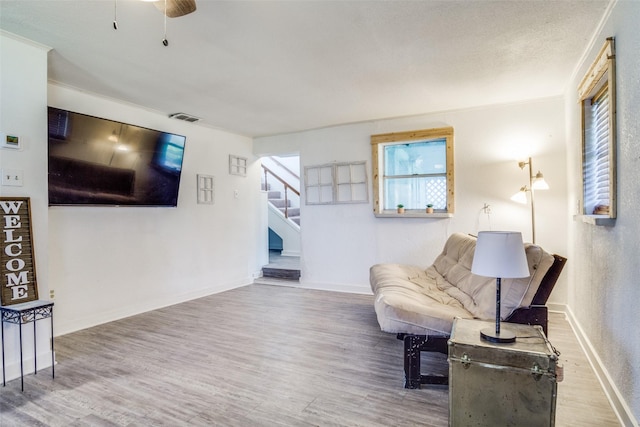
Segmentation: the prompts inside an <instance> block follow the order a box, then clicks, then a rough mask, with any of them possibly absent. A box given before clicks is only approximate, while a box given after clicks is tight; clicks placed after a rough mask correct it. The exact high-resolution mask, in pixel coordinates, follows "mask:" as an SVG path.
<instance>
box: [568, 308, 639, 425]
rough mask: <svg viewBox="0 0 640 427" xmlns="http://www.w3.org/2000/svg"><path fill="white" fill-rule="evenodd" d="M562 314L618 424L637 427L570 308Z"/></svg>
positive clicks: (629, 410) (636, 422)
mask: <svg viewBox="0 0 640 427" xmlns="http://www.w3.org/2000/svg"><path fill="white" fill-rule="evenodd" d="M564 313H565V315H566V317H567V320H568V322H569V325H571V329H573V333H574V334H575V336H576V338H577V339H578V343H579V344H580V347H582V351H584V353H585V355H586V356H587V360H588V361H589V364H590V365H591V367H592V369H593V371H594V372H595V374H596V377H597V378H598V381H599V382H600V385H601V386H602V389H603V391H604V393H605V395H606V396H607V399H609V403H611V407H612V408H613V411H614V412H615V414H616V416H617V417H618V420H619V421H620V424H621V425H623V426H629V427H638V421H637V420H636V419H635V417H634V416H633V413H632V412H631V408H629V405H627V402H626V401H625V399H624V397H623V396H622V394H621V393H620V390H618V388H617V387H616V385H615V383H614V382H613V380H612V378H611V376H610V375H609V372H608V371H607V369H606V368H605V367H604V364H603V363H602V360H601V359H600V356H598V353H597V352H596V350H595V348H594V347H593V345H592V344H591V341H589V338H588V337H587V335H586V334H585V332H584V330H583V329H582V327H581V326H580V323H579V322H578V320H577V319H576V317H575V315H574V314H573V311H571V308H570V307H569V306H565V310H564Z"/></svg>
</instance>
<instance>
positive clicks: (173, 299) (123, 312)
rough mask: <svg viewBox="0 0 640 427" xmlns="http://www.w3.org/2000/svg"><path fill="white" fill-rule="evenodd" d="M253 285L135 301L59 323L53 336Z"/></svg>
mask: <svg viewBox="0 0 640 427" xmlns="http://www.w3.org/2000/svg"><path fill="white" fill-rule="evenodd" d="M251 283H253V278H252V277H251V278H249V277H247V278H244V279H241V280H237V281H232V282H229V283H225V284H221V285H217V286H211V287H207V288H202V289H197V290H194V291H189V292H184V293H182V294H175V295H169V294H166V295H162V296H158V297H156V298H154V299H150V300H145V301H136V302H135V303H134V304H132V305H128V306H123V307H120V308H118V309H115V310H109V311H105V312H102V313H96V314H95V315H93V316H89V317H85V318H81V319H74V320H73V322H71V323H61V324H60V325H57V327H56V328H55V336H60V335H66V334H69V333H72V332H76V331H79V330H82V329H87V328H91V327H93V326H98V325H101V324H103V323H108V322H113V321H115V320H120V319H124V318H127V317H130V316H135V315H136V314H141V313H146V312H148V311H152V310H158V309H160V308H164V307H169V306H172V305H175V304H180V303H183V302H187V301H191V300H194V299H197V298H202V297H206V296H209V295H213V294H217V293H220V292H224V291H228V290H231V289H235V288H239V287H241V286H246V285H249V284H251Z"/></svg>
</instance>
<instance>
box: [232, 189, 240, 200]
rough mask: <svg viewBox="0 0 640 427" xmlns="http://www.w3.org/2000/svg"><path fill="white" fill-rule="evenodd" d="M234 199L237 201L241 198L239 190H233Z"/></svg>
mask: <svg viewBox="0 0 640 427" xmlns="http://www.w3.org/2000/svg"><path fill="white" fill-rule="evenodd" d="M233 197H234V198H236V199H237V198H238V197H240V192H239V191H238V190H233Z"/></svg>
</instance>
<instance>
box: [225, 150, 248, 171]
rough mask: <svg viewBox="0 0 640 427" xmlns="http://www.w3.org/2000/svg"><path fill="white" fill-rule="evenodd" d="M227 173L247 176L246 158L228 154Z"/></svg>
mask: <svg viewBox="0 0 640 427" xmlns="http://www.w3.org/2000/svg"><path fill="white" fill-rule="evenodd" d="M229 173H230V174H231V175H239V176H247V158H246V157H240V156H234V155H233V154H229Z"/></svg>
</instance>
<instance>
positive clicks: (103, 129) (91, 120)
mask: <svg viewBox="0 0 640 427" xmlns="http://www.w3.org/2000/svg"><path fill="white" fill-rule="evenodd" d="M185 141H186V138H185V137H184V136H182V135H176V134H172V133H167V132H161V131H157V130H153V129H147V128H143V127H140V126H135V125H130V124H127V123H121V122H117V121H113V120H107V119H102V118H99V117H93V116H88V115H86V114H80V113H75V112H73V111H67V110H62V109H59V108H53V107H49V206H69V205H89V206H167V207H174V206H177V205H178V190H179V187H180V174H181V171H182V159H183V157H184V146H185Z"/></svg>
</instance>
